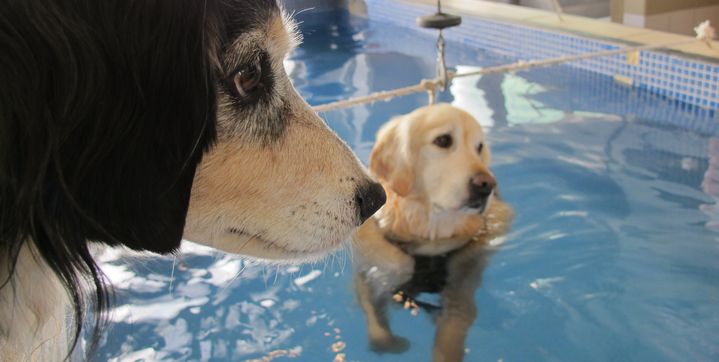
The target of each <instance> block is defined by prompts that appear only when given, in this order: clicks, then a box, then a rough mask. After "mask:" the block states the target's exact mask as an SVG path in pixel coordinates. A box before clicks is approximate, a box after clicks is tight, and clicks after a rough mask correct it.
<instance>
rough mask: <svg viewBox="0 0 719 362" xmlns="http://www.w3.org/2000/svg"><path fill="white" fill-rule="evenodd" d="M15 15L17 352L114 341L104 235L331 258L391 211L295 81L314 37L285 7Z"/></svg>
mask: <svg viewBox="0 0 719 362" xmlns="http://www.w3.org/2000/svg"><path fill="white" fill-rule="evenodd" d="M1 8H2V11H1V12H0V287H1V289H0V353H1V354H2V360H4V361H20V360H40V361H52V360H61V359H64V358H66V356H68V353H69V352H71V351H72V349H73V347H74V346H75V345H76V344H77V341H78V336H79V335H80V332H81V330H82V326H83V325H89V326H90V327H89V328H93V331H94V333H95V336H97V335H98V334H99V333H100V332H101V331H102V326H103V311H104V310H105V309H106V307H107V305H108V294H109V292H108V286H106V285H105V282H104V279H103V276H102V274H101V272H100V271H99V269H98V266H97V265H96V263H95V262H94V261H93V258H92V256H91V254H90V251H89V248H88V242H98V243H104V244H109V245H124V246H126V247H129V248H132V249H136V250H146V251H152V252H157V253H169V252H173V251H174V250H177V248H178V247H179V245H180V242H181V239H182V238H183V237H184V238H187V239H190V240H194V241H197V242H200V243H204V244H206V245H210V246H213V247H216V248H218V249H221V250H225V251H228V252H233V253H241V254H246V255H252V256H257V257H261V258H276V259H288V258H292V259H316V258H318V257H321V256H322V255H325V254H326V253H327V252H328V251H329V250H332V249H334V248H336V247H337V246H338V245H340V244H341V243H342V241H343V240H345V239H346V238H347V236H348V235H349V234H350V233H351V232H352V231H353V230H354V228H355V227H356V226H358V225H359V224H360V223H361V222H362V221H363V220H365V219H366V218H367V217H368V216H370V215H371V214H372V213H373V212H374V211H375V210H376V209H377V208H379V207H380V206H381V205H382V204H383V203H384V193H383V191H382V188H381V187H380V186H379V185H377V184H375V183H372V182H371V181H370V178H369V177H368V176H367V174H366V171H365V170H364V169H363V168H362V166H361V164H360V163H359V162H358V160H357V159H356V157H355V156H354V155H353V154H352V153H351V151H350V150H349V149H348V148H347V147H346V145H345V144H344V143H342V141H340V140H339V139H338V138H337V137H336V136H335V135H334V134H333V133H332V132H331V131H330V130H329V128H327V127H326V125H325V124H324V123H323V122H322V120H321V119H320V118H319V117H317V115H316V114H315V113H313V112H312V111H311V109H310V108H309V107H308V105H307V104H306V103H305V102H304V100H302V99H301V98H300V97H299V96H298V94H297V93H296V91H295V90H294V88H293V87H292V85H291V83H290V81H289V79H288V77H287V75H286V74H285V71H284V68H283V58H284V57H285V55H286V54H287V52H288V51H290V50H291V49H292V47H293V46H294V45H295V43H296V42H297V40H298V39H297V35H296V34H295V33H294V31H295V30H294V26H293V23H292V22H291V20H290V19H288V18H287V17H286V16H284V15H283V12H282V10H281V9H280V8H279V7H278V5H277V4H276V3H275V0H187V1H178V0H103V1H98V0H2V4H1ZM68 310H69V311H70V312H71V313H69V314H68V313H67V311H68ZM88 314H91V315H92V316H93V319H94V323H93V321H90V323H89V324H88V323H87V321H85V317H86V316H87V315H88ZM68 316H69V317H68Z"/></svg>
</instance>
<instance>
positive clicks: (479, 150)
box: [477, 143, 484, 153]
mask: <svg viewBox="0 0 719 362" xmlns="http://www.w3.org/2000/svg"><path fill="white" fill-rule="evenodd" d="M483 149H484V143H480V144H479V146H477V153H482V150H483Z"/></svg>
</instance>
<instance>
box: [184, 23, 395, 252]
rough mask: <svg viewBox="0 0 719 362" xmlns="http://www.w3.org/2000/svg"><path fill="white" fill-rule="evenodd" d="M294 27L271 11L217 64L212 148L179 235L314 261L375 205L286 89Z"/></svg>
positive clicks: (337, 148)
mask: <svg viewBox="0 0 719 362" xmlns="http://www.w3.org/2000/svg"><path fill="white" fill-rule="evenodd" d="M288 29H289V32H288ZM293 30H294V29H293V25H292V23H291V22H290V21H289V20H287V18H286V17H284V16H283V15H282V14H281V13H280V12H279V11H277V12H273V15H272V16H271V17H270V18H269V19H258V23H257V24H256V26H255V27H254V29H252V30H250V31H246V32H244V33H243V34H242V35H241V36H240V37H239V38H237V39H235V41H234V42H233V43H232V44H231V46H230V47H229V49H228V50H227V52H226V54H225V55H224V57H223V59H220V62H222V68H223V69H224V70H225V72H226V77H225V81H224V82H223V83H221V84H219V85H218V97H219V110H218V142H217V144H216V145H215V147H214V148H213V149H212V150H210V152H209V153H208V154H206V155H205V156H204V158H203V161H202V163H201V165H200V167H199V168H198V171H197V174H196V176H195V183H194V186H193V189H192V196H191V201H190V209H189V212H188V217H187V224H186V227H185V238H187V239H189V240H193V241H197V242H201V243H204V244H207V245H210V246H212V247H215V248H218V249H221V250H224V251H228V252H233V253H240V254H245V255H251V256H255V257H260V258H268V259H288V258H291V259H297V258H299V259H305V260H306V259H314V258H317V257H320V256H323V255H325V254H326V253H327V252H328V251H329V250H332V249H334V248H336V247H337V246H338V245H340V243H341V242H342V241H343V240H345V239H346V238H347V236H348V235H349V234H350V233H351V232H352V231H353V230H354V228H355V227H357V226H358V225H359V224H360V223H361V222H362V221H363V220H364V219H365V218H366V217H368V216H369V215H367V214H371V213H373V212H374V211H375V210H377V209H378V208H379V207H380V206H381V205H382V204H383V203H384V193H383V192H382V190H381V187H380V186H379V185H377V184H374V183H371V181H370V179H369V177H368V175H367V174H366V172H365V170H364V168H363V167H362V166H361V164H360V162H359V161H358V160H357V158H356V157H355V155H354V154H353V153H352V152H351V151H350V150H349V148H348V147H347V146H346V145H345V144H344V143H343V142H342V141H341V140H340V139H339V138H338V137H337V136H336V135H335V134H334V133H333V132H332V131H331V130H330V129H329V128H328V127H327V126H326V125H325V123H324V122H323V121H322V120H321V119H320V118H319V117H318V116H317V115H316V114H315V113H314V112H313V111H312V110H311V109H310V107H309V106H308V105H307V103H306V102H305V101H304V100H303V99H302V98H300V96H299V95H298V94H297V92H296V91H295V89H294V88H293V86H292V84H291V83H290V80H289V78H288V76H287V74H286V73H285V71H284V67H283V59H284V58H285V56H286V55H287V53H288V52H289V51H290V50H291V49H292V47H293V46H294V45H295V43H296V37H295V36H293V35H291V33H292V31H293Z"/></svg>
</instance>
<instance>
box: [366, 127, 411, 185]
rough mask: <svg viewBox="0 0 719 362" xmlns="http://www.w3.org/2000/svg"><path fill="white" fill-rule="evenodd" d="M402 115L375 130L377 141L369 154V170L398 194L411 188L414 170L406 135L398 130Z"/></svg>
mask: <svg viewBox="0 0 719 362" xmlns="http://www.w3.org/2000/svg"><path fill="white" fill-rule="evenodd" d="M401 121H402V117H397V118H394V119H392V120H391V121H390V122H388V123H387V124H385V125H384V126H383V127H382V128H381V129H380V130H379V132H377V142H376V143H375V145H374V147H373V148H372V153H370V156H369V170H370V172H371V173H372V176H374V177H375V178H376V179H377V180H379V181H380V182H381V183H382V184H383V185H384V186H385V188H389V189H390V190H391V191H393V192H394V193H396V194H397V195H399V196H403V197H404V196H407V195H408V194H409V192H410V191H411V190H412V184H413V181H414V172H412V167H411V161H410V160H409V158H410V157H411V155H410V154H409V152H408V149H407V147H408V142H407V140H406V139H405V138H406V136H404V137H403V136H402V134H401V133H400V132H399V128H400V127H399V125H400V122H401Z"/></svg>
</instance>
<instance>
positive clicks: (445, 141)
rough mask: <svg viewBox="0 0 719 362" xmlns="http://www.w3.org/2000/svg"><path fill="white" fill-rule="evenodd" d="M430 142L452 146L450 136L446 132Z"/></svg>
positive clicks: (439, 145)
mask: <svg viewBox="0 0 719 362" xmlns="http://www.w3.org/2000/svg"><path fill="white" fill-rule="evenodd" d="M432 143H434V144H435V145H437V146H438V147H441V148H449V147H451V146H452V136H450V135H448V134H443V135H441V136H438V137H437V138H435V139H434V141H433V142H432Z"/></svg>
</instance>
